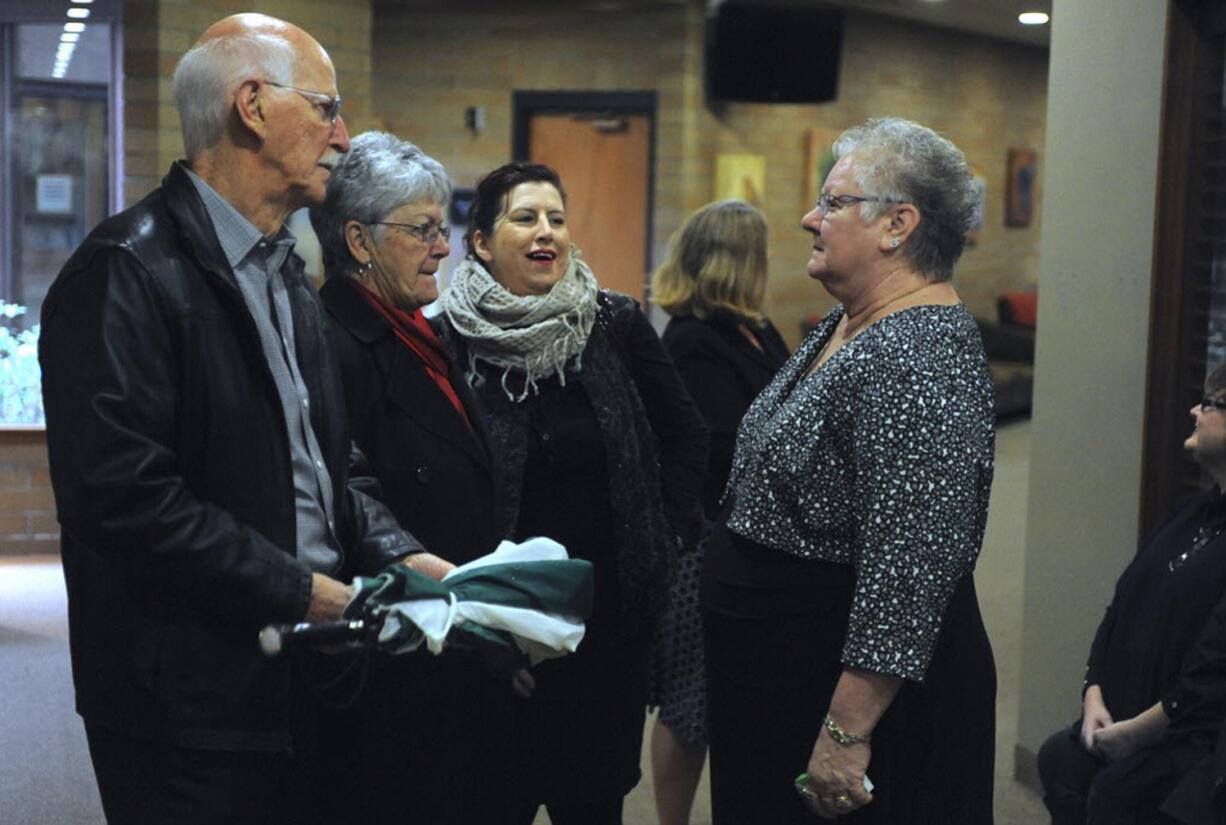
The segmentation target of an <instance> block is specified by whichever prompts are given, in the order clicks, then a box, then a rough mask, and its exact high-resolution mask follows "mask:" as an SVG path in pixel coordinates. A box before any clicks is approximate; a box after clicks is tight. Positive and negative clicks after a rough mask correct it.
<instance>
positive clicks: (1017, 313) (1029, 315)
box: [999, 292, 1039, 329]
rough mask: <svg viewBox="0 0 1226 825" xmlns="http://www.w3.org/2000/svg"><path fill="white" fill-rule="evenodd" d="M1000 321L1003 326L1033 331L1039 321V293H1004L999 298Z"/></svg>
mask: <svg viewBox="0 0 1226 825" xmlns="http://www.w3.org/2000/svg"><path fill="white" fill-rule="evenodd" d="M999 306H1000V320H1001V323H1004V324H1017V325H1018V326H1019V327H1030V328H1031V329H1034V327H1035V324H1036V323H1037V322H1038V319H1039V293H1037V292H1006V293H1005V294H1004V295H1001V296H1000V302H999Z"/></svg>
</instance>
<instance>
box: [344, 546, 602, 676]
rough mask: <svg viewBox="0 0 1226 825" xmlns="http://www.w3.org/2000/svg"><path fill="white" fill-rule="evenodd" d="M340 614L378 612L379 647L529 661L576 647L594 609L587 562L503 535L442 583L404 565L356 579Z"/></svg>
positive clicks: (360, 615)
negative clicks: (496, 654)
mask: <svg viewBox="0 0 1226 825" xmlns="http://www.w3.org/2000/svg"><path fill="white" fill-rule="evenodd" d="M354 585H355V589H356V593H355V595H354V597H353V599H352V600H351V601H350V602H349V604H348V605H347V606H346V607H345V613H344V615H345V618H364V617H370V616H372V615H375V616H381V617H382V627H381V629H380V631H379V636H378V645H379V647H380V648H382V649H383V650H385V651H387V652H389V653H395V654H399V653H407V652H409V651H412V650H416V649H417V648H418V647H420V646H421V645H422V643H423V642H425V644H426V647H427V649H429V650H430V652H431V653H434V654H439V653H441V652H442V651H443V649H444V646H446V645H452V646H458V647H476V648H487V649H492V650H495V651H497V650H504V651H506V652H514V651H519V652H520V653H522V654H525V655H526V656H527V657H528V659H529V660H530V662H531V663H532V664H536V663H537V662H539V661H541V660H542V659H551V658H556V657H558V656H563V655H565V654H567V653H572V652H574V651H575V650H576V649H577V648H578V646H579V642H580V641H581V640H582V639H583V634H584V629H585V628H584V624H583V620H584V619H586V618H587V617H588V616H590V615H591V612H592V592H593V584H592V565H591V563H590V562H587V561H583V560H582V559H571V558H568V557H567V555H566V548H564V547H563V546H562V545H560V544H558V543H557V542H556V541H553V540H552V539H547V538H534V539H529V540H528V541H525V542H523V543H522V544H514V543H512V542H509V541H504V542H502V543H501V544H500V545H498V548H497V549H496V550H494V552H493V553H490V554H489V555H487V556H482V557H481V558H479V559H474V560H473V561H470V562H469V563H468V564H465V565H463V566H461V567H457V568H456V569H455V570H452V571H451V572H450V573H448V574H447V575H446V576H445V577H444V578H443V580H442V581H441V582H439V581H435V580H434V579H431V578H430V577H429V576H425V575H423V574H421V573H417V572H415V571H413V570H410V569H409V568H407V567H405V566H404V565H403V564H393V565H390V566H389V567H387V568H386V569H385V570H384V571H383V572H382V573H380V574H379V575H378V576H375V577H373V578H367V577H359V578H357V579H356V580H355V581H354Z"/></svg>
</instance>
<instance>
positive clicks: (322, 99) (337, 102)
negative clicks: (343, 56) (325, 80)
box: [264, 80, 341, 124]
mask: <svg viewBox="0 0 1226 825" xmlns="http://www.w3.org/2000/svg"><path fill="white" fill-rule="evenodd" d="M264 82H265V83H267V84H268V85H269V86H276V87H277V88H278V89H287V90H289V91H291V92H297V93H298V94H300V95H302V96H303V97H305V98H306V99H307V100H309V101H311V102H312V103H314V104H315V105H316V106H318V107H319V108H320V109H322V110H323V113H324V118H325V119H327V121H328V122H329V123H332V124H335V123H336V119H337V118H338V117H340V114H341V96H340V95H326V94H324V93H323V92H311V91H308V90H306V89H299V88H297V87H296V86H287V85H285V84H284V83H274V82H273V81H271V80H265V81H264Z"/></svg>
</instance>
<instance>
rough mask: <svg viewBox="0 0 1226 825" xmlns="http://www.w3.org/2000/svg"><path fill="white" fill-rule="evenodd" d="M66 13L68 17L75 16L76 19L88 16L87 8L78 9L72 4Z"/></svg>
mask: <svg viewBox="0 0 1226 825" xmlns="http://www.w3.org/2000/svg"><path fill="white" fill-rule="evenodd" d="M66 14H67V15H68V16H69V17H74V18H76V19H77V20H84V19H85V18H87V17H89V9H78V8H76V7H75V6H74V7H73V8H70V9H69V10H68V11H67V12H66Z"/></svg>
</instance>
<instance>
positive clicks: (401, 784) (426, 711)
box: [311, 132, 512, 825]
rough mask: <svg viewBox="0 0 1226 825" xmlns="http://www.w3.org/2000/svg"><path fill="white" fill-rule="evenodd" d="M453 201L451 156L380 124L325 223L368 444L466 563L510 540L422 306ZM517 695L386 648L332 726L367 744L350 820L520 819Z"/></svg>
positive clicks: (408, 511) (355, 420)
mask: <svg viewBox="0 0 1226 825" xmlns="http://www.w3.org/2000/svg"><path fill="white" fill-rule="evenodd" d="M450 197H451V184H450V182H449V181H448V179H447V174H446V172H445V171H444V170H443V167H442V165H440V164H439V163H438V161H436V160H434V159H433V158H431V157H429V156H428V155H426V154H425V153H424V152H422V151H421V150H420V149H419V148H417V147H416V146H414V145H413V144H411V143H407V142H405V141H403V140H400V139H399V138H396V137H394V136H393V135H389V134H385V133H382V132H367V133H366V134H363V135H359V136H358V137H356V138H354V139H353V141H352V147H351V149H350V151H349V152H348V154H346V155H344V156H343V158H342V159H341V160H340V162H339V163H338V164H337V166H336V167H335V168H334V169H333V170H332V175H331V177H330V178H329V181H328V190H327V196H326V199H325V201H324V203H323V205H322V206H320V207H317V208H315V209H313V210H312V211H311V222H312V224H313V225H314V227H315V232H316V234H317V235H318V236H319V240H320V244H321V246H322V248H323V253H324V262H325V267H326V275H327V280H326V282H325V283H324V285H323V288H322V289H321V290H320V297H321V299H322V300H323V303H324V305H325V307H326V308H327V310H328V320H329V322H330V324H329V326H330V329H331V335H330V338H331V339H332V340H333V342H334V344H335V345H336V349H337V354H338V356H339V359H340V364H341V374H342V376H343V381H344V387H343V390H344V393H345V401H346V406H347V408H348V411H349V417H350V419H351V430H352V432H353V436H354V440H355V441H356V443H357V445H358V447H359V448H361V449H362V451H363V452H364V453H365V454H366V456H367V458H368V459H369V461H370V463H371V469H372V470H373V473H372V475H374V476H375V477H376V478H377V479H378V480H379V482H380V485H381V486H382V490H383V498H384V500H385V501H386V502H387V504H388V505H389V506H390V507H391V509H392V512H393V513H394V514H395V515H396V518H397V519H398V520H399V521H400V524H401V525H402V526H403V527H405V528H406V529H408V530H411V531H412V532H413V534H414V535H415V536H418V537H419V538H420V539H421V541H422V542H423V543H424V544H425V545H426V547H427V548H428V549H430V550H431V551H433V552H434V553H436V554H438V556H441V557H443V558H446V559H448V560H449V561H450V562H454V563H456V564H463V563H464V562H467V561H471V560H472V559H475V558H477V557H478V556H483V555H485V554H486V553H489V552H491V551H492V550H493V549H494V548H495V547H496V546H497V544H498V542H499V540H500V539H501V537H502V536H501V534H500V532H499V528H498V526H497V523H496V518H495V516H496V513H497V485H496V471H495V469H494V464H493V461H492V457H491V456H492V453H491V449H490V443H489V439H488V436H487V434H486V432H485V428H484V426H483V417H482V414H481V412H480V410H479V408H478V406H477V402H476V399H474V398H473V395H472V392H471V391H470V390H469V388H468V385H467V383H466V382H465V381H464V378H463V373H462V372H461V371H460V370H459V369H457V368H455V367H454V366H453V365H452V362H451V358H450V357H449V356H448V354H447V351H446V349H445V348H444V347H443V345H442V343H441V342H440V340H439V338H438V336H437V335H436V333H435V331H434V329H433V328H432V327H431V326H430V323H429V322H428V321H427V320H426V318H425V317H424V316H423V315H422V312H421V308H422V306H423V305H425V304H427V303H429V302H430V301H433V300H434V299H435V298H436V297H438V287H437V285H436V284H435V272H436V270H437V269H438V267H439V262H440V261H441V260H442V259H443V258H445V257H447V254H448V252H449V248H448V228H447V225H446V224H445V223H444V218H443V216H444V215H445V214H446V209H447V206H448V201H449V200H450ZM423 562H431V563H434V564H438V565H443V566H444V567H450V564H447V563H444V562H442V561H441V560H439V559H422V560H421V561H418V560H417V558H416V557H410V565H411V566H417V565H419V564H420V563H423ZM441 572H445V570H443V571H441ZM441 572H440V574H441ZM511 701H512V698H511V692H510V689H509V688H508V686H507V674H506V673H505V672H495V671H493V670H491V669H490V668H489V667H487V666H486V664H485V662H484V661H483V660H482V659H481V657H480V656H478V655H477V654H475V653H473V652H471V651H463V650H448V651H446V654H445V655H443V656H438V657H435V656H430V655H428V654H426V653H424V652H422V653H418V654H413V655H407V656H386V655H384V654H380V653H374V654H372V655H371V659H370V662H369V671H368V674H367V682H366V685H365V689H364V690H363V691H362V693H361V694H360V696H359V697H358V700H357V704H356V706H355V707H354V708H353V709H352V710H350V711H348V712H345V713H341V714H337V716H336V718H334V719H333V720H332V722H333V723H334V724H333V728H335V731H336V736H337V738H338V739H339V740H340V742H341V745H340V747H343V748H344V750H342V751H339V753H352V752H353V751H354V749H355V748H356V749H357V751H358V754H359V756H358V758H357V759H356V760H346V759H339V758H338V759H337V760H336V767H337V770H338V771H342V772H343V771H346V770H348V771H349V774H348V775H347V776H346V781H345V782H344V783H343V784H344V788H345V795H346V799H345V810H344V811H343V812H339V813H340V816H341V819H342V821H352V822H382V823H393V822H395V823H422V824H423V825H436V823H437V824H439V825H441V824H442V823H446V824H447V825H452V823H458V824H459V825H470V824H471V825H487V823H495V825H496V824H497V823H506V822H509V821H510V820H509V812H508V811H507V798H508V794H509V793H510V792H511V789H510V786H509V785H508V784H506V783H504V782H502V779H503V778H504V776H505V771H504V770H503V763H504V761H505V758H506V755H507V753H508V751H507V750H506V748H505V747H503V745H504V744H509V741H510V732H511V727H510V717H511Z"/></svg>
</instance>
